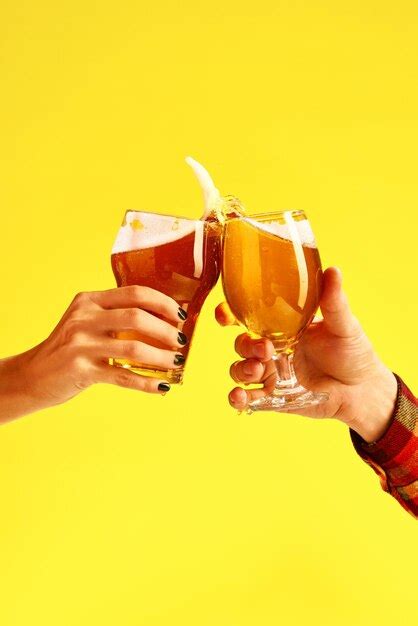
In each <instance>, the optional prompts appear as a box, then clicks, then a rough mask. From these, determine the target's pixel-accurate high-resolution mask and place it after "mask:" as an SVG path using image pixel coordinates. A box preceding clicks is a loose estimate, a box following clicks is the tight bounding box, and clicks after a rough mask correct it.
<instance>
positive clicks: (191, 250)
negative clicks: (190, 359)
mask: <svg viewBox="0 0 418 626" xmlns="http://www.w3.org/2000/svg"><path fill="white" fill-rule="evenodd" d="M220 252H221V229H220V225H219V223H218V222H214V221H202V220H192V219H187V218H183V217H181V218H180V217H173V216H171V215H160V214H156V213H147V212H145V211H127V212H126V214H125V218H124V220H123V223H122V226H121V228H120V229H119V232H118V235H117V237H116V241H115V243H114V245H113V249H112V257H111V261H112V269H113V273H114V275H115V278H116V282H117V285H118V287H124V286H126V285H142V286H146V287H152V288H153V289H156V290H158V291H161V292H162V293H165V294H166V295H168V296H171V297H172V298H173V299H174V300H176V302H177V303H178V304H179V305H180V306H181V308H182V309H184V310H185V311H186V312H187V319H186V321H184V322H181V321H179V323H178V325H177V328H178V329H179V330H180V331H181V332H183V333H184V334H185V335H186V337H187V339H188V342H187V344H186V345H185V346H184V347H183V348H181V349H180V350H176V351H177V352H181V353H182V354H183V356H184V357H185V363H184V364H183V366H182V367H181V368H178V369H177V368H176V369H171V370H165V371H161V370H156V369H155V367H154V366H149V365H147V364H146V363H130V362H128V361H125V360H122V359H111V363H112V364H113V365H116V366H119V367H127V368H129V369H131V370H132V371H134V372H136V373H137V374H141V375H144V376H154V377H157V378H164V379H166V380H168V381H169V382H170V383H181V382H182V380H183V374H184V367H185V364H186V361H187V355H188V353H189V350H190V345H191V342H192V337H193V332H194V328H195V325H196V322H197V318H198V316H199V313H200V310H201V308H202V306H203V303H204V301H205V300H206V297H207V296H208V294H209V292H210V290H211V289H212V287H214V286H215V284H216V281H217V280H218V277H219V273H220ZM117 337H118V338H120V339H138V340H143V339H144V338H143V337H141V335H140V333H138V332H136V331H124V332H119V333H118V335H117ZM146 341H147V343H148V344H149V343H150V340H149V338H147V339H146ZM152 345H154V346H155V347H157V348H166V346H163V345H161V344H160V343H159V342H158V341H154V343H153V344H152Z"/></svg>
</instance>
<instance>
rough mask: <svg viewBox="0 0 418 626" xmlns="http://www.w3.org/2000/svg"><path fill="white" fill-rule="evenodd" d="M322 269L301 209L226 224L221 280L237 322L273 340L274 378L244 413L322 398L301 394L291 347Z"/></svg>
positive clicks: (312, 304) (313, 302)
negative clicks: (267, 391) (268, 391)
mask: <svg viewBox="0 0 418 626" xmlns="http://www.w3.org/2000/svg"><path fill="white" fill-rule="evenodd" d="M321 279H322V269H321V261H320V258H319V252H318V249H317V247H316V243H315V238H314V235H313V233H312V230H311V228H310V225H309V222H308V219H307V217H306V215H305V213H304V212H303V211H278V212H272V213H263V214H259V215H252V216H239V217H236V218H232V219H229V220H227V221H226V224H225V226H224V235H223V267H222V281H223V288H224V292H225V296H226V299H227V301H228V304H229V306H230V308H231V310H232V313H233V314H234V315H235V317H236V318H237V320H238V321H239V322H241V323H242V324H243V325H244V326H246V327H247V329H248V330H249V331H250V332H251V333H254V334H255V335H258V336H260V337H267V338H268V339H270V340H271V341H272V342H273V345H274V348H275V354H274V356H273V359H274V361H275V364H276V367H277V380H276V385H275V388H274V390H273V392H272V393H271V394H270V395H267V396H264V397H262V398H258V399H256V400H253V401H252V402H250V404H249V406H248V409H249V411H272V410H277V409H278V410H281V411H295V410H298V409H303V408H305V407H307V406H311V405H315V404H319V403H321V402H324V401H326V400H327V399H328V394H327V393H322V392H321V393H316V392H312V391H308V390H306V389H305V388H304V387H303V386H302V385H301V384H300V383H299V382H298V380H297V378H296V375H295V372H294V368H293V353H294V349H295V346H296V344H297V342H298V340H299V338H300V337H301V335H302V333H303V331H304V330H305V328H306V327H307V326H308V324H310V322H311V321H312V318H313V316H314V315H315V311H316V310H317V308H318V304H319V297H320V291H321Z"/></svg>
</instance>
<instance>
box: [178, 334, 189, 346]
mask: <svg viewBox="0 0 418 626" xmlns="http://www.w3.org/2000/svg"><path fill="white" fill-rule="evenodd" d="M177 341H178V342H179V344H180V345H181V346H185V345H186V343H187V337H186V335H185V334H184V333H182V332H181V331H180V332H179V334H178V336H177Z"/></svg>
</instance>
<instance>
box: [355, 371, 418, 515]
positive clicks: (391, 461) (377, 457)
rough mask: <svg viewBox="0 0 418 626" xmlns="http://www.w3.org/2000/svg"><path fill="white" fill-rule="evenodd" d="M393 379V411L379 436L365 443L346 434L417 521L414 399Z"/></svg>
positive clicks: (416, 405)
mask: <svg viewBox="0 0 418 626" xmlns="http://www.w3.org/2000/svg"><path fill="white" fill-rule="evenodd" d="M395 376H396V374H395ZM396 379H397V381H398V393H397V397H396V404H395V409H394V412H393V416H392V421H391V423H390V426H389V428H388V430H387V431H386V432H385V434H384V435H383V437H381V439H379V440H378V441H376V442H374V443H366V442H365V441H364V440H363V439H362V438H361V437H360V435H358V434H357V433H355V432H354V431H350V434H351V439H352V442H353V444H354V447H355V449H356V451H357V452H358V454H359V455H360V456H361V458H362V459H363V460H364V461H365V462H366V463H367V464H368V465H370V467H372V468H373V469H374V471H375V472H376V474H377V475H378V476H379V478H380V483H381V485H382V488H383V489H384V490H385V491H387V492H388V493H390V494H391V495H392V496H394V497H395V498H396V499H397V500H398V501H399V503H400V504H401V505H402V506H403V507H404V509H406V510H407V511H408V512H409V513H411V514H412V515H413V516H414V517H416V518H418V399H417V398H416V397H415V396H414V395H413V393H412V392H411V391H410V389H408V387H407V386H406V385H405V383H404V382H403V381H402V380H401V379H400V378H399V376H396Z"/></svg>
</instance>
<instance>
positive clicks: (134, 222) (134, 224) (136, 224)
mask: <svg viewBox="0 0 418 626" xmlns="http://www.w3.org/2000/svg"><path fill="white" fill-rule="evenodd" d="M130 227H131V228H132V229H133V230H142V229H143V228H144V225H143V223H142V222H141V220H139V219H134V220H132V222H131V223H130Z"/></svg>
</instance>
